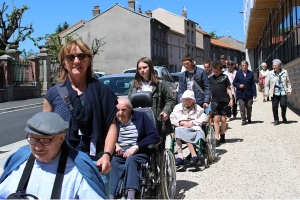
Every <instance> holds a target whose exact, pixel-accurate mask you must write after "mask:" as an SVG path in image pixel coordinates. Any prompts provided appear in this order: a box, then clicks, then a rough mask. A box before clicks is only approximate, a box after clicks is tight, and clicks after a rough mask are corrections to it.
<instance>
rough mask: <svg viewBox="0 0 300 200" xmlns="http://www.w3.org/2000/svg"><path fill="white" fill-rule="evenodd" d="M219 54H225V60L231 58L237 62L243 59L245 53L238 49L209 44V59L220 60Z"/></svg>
mask: <svg viewBox="0 0 300 200" xmlns="http://www.w3.org/2000/svg"><path fill="white" fill-rule="evenodd" d="M221 55H226V56H227V60H232V61H234V62H237V63H239V64H240V63H241V61H242V60H244V59H245V53H243V52H241V51H239V50H234V49H228V48H224V47H220V46H216V45H212V44H211V46H210V57H211V60H220V59H221Z"/></svg>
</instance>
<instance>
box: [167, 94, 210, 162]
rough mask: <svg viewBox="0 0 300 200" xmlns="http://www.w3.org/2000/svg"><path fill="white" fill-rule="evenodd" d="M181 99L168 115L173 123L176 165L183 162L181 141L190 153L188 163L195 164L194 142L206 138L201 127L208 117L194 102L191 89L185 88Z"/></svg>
mask: <svg viewBox="0 0 300 200" xmlns="http://www.w3.org/2000/svg"><path fill="white" fill-rule="evenodd" d="M181 101H182V103H179V104H177V105H176V106H175V108H174V110H173V112H172V113H171V115H170V120H171V123H172V124H173V125H175V139H176V147H175V149H176V151H177V158H176V160H175V162H176V165H183V163H184V157H183V153H182V141H184V142H185V143H186V145H187V146H188V149H189V151H190V153H191V159H190V161H189V163H190V164H196V163H198V161H199V156H197V154H196V151H195V148H194V144H197V143H198V142H199V141H201V139H202V140H204V141H205V140H206V136H205V132H204V131H203V130H202V128H201V127H202V125H203V124H206V123H207V121H208V117H207V115H206V114H205V112H204V109H203V108H201V107H200V106H199V105H197V104H196V101H195V95H194V92H193V91H191V90H186V91H185V92H184V93H183V95H182V97H181ZM171 148H172V147H171ZM201 149H202V148H200V147H199V152H200V151H202V150H201ZM173 153H174V152H173ZM198 155H199V154H198Z"/></svg>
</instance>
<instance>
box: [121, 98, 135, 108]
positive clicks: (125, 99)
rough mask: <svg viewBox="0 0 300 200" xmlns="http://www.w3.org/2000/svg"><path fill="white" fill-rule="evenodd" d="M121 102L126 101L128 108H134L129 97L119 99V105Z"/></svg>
mask: <svg viewBox="0 0 300 200" xmlns="http://www.w3.org/2000/svg"><path fill="white" fill-rule="evenodd" d="M120 101H126V104H127V107H128V108H132V104H131V102H130V99H128V98H127V97H119V98H118V103H119V102H120Z"/></svg>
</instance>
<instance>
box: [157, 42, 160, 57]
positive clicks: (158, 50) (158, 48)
mask: <svg viewBox="0 0 300 200" xmlns="http://www.w3.org/2000/svg"><path fill="white" fill-rule="evenodd" d="M157 55H158V56H160V45H159V44H158V45H157Z"/></svg>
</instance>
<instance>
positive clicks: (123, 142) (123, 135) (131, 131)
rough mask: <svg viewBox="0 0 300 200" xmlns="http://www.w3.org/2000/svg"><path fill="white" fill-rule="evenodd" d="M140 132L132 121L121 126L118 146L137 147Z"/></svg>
mask: <svg viewBox="0 0 300 200" xmlns="http://www.w3.org/2000/svg"><path fill="white" fill-rule="evenodd" d="M137 137H138V132H137V129H136V127H135V125H134V124H133V123H132V122H131V121H130V122H129V123H127V124H125V125H120V131H119V137H118V144H119V145H120V146H133V145H136V141H137Z"/></svg>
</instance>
